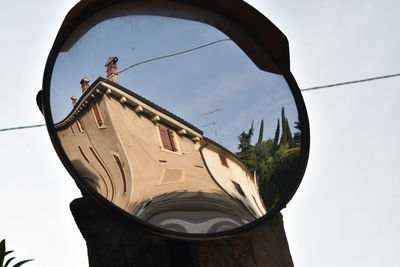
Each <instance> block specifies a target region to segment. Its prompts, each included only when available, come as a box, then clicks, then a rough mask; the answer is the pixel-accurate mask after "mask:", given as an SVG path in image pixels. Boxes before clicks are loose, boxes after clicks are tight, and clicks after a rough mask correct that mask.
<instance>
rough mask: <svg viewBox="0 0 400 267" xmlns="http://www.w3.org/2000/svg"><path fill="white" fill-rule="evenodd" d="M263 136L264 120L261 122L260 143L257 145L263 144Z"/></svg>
mask: <svg viewBox="0 0 400 267" xmlns="http://www.w3.org/2000/svg"><path fill="white" fill-rule="evenodd" d="M263 135H264V120H261V125H260V133H259V134H258V142H257V144H259V143H261V142H262V140H263Z"/></svg>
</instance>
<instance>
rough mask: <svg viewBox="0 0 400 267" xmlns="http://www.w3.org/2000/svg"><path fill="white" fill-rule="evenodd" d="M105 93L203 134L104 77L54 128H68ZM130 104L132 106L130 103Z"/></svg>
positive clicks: (96, 81)
mask: <svg viewBox="0 0 400 267" xmlns="http://www.w3.org/2000/svg"><path fill="white" fill-rule="evenodd" d="M111 88H112V89H114V90H111V92H107V90H108V89H111ZM105 93H107V94H109V93H111V94H113V95H114V96H116V97H117V96H119V97H122V96H126V97H128V98H129V99H132V100H133V102H134V103H136V102H139V103H143V104H145V105H147V106H149V107H151V108H153V109H154V110H156V111H158V112H160V113H161V114H163V115H164V116H163V118H164V119H167V120H168V119H169V118H170V119H172V120H175V121H176V122H178V123H179V124H182V125H184V126H186V127H188V128H189V129H191V130H192V131H194V132H196V133H197V134H195V135H202V134H203V131H201V130H200V129H198V128H197V127H196V126H194V125H192V124H190V123H189V122H187V121H185V120H184V119H182V118H181V117H179V116H177V115H175V114H173V113H172V112H170V111H168V110H166V109H164V108H162V107H161V106H159V105H157V104H155V103H154V102H152V101H150V100H148V99H146V98H144V97H142V96H140V95H138V94H136V93H134V92H133V91H131V90H129V89H127V88H125V87H123V86H121V85H119V84H117V83H114V82H112V81H110V80H107V79H105V78H103V77H99V78H97V79H96V80H95V81H94V82H93V83H92V84H91V85H90V86H89V88H88V89H86V90H85V92H84V93H83V94H82V96H81V97H80V98H79V101H78V102H77V103H76V105H75V106H74V108H73V109H72V110H71V112H70V113H69V114H68V115H67V116H66V117H65V118H64V119H63V120H62V121H60V122H58V123H56V124H55V125H54V127H55V128H57V129H59V128H65V127H68V126H69V125H70V124H71V123H73V122H74V121H75V119H76V118H79V117H80V116H81V113H82V112H85V111H86V109H87V107H88V106H90V105H91V103H94V102H95V100H96V99H97V98H98V97H100V96H102V95H103V94H105ZM135 100H138V101H135ZM128 104H130V103H128ZM136 104H137V103H136ZM166 117H169V118H166Z"/></svg>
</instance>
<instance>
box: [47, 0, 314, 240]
mask: <svg viewBox="0 0 400 267" xmlns="http://www.w3.org/2000/svg"><path fill="white" fill-rule="evenodd" d="M126 2H131V3H133V2H137V3H139V2H142V3H143V2H145V3H146V4H149V5H155V6H157V4H159V3H163V4H168V3H171V4H183V5H189V6H193V7H196V8H200V9H204V10H206V11H211V12H213V13H215V14H216V15H218V16H220V17H222V18H223V19H226V20H228V21H229V22H232V23H233V24H235V26H236V27H237V28H238V29H241V30H242V31H244V32H246V33H247V34H248V35H249V36H250V37H251V38H252V40H254V42H255V43H257V44H258V45H259V46H260V47H261V48H262V49H263V50H264V51H265V52H266V53H267V54H268V55H269V56H270V57H271V58H272V61H273V62H274V63H275V64H276V65H277V66H278V69H279V70H280V71H281V73H282V75H283V77H284V78H285V80H286V82H287V83H288V86H289V88H290V90H291V93H292V95H293V98H294V101H295V103H296V106H297V110H298V117H299V122H300V125H301V127H302V129H301V133H302V134H301V152H300V160H299V162H298V167H297V176H296V182H295V183H294V185H293V186H292V188H291V190H290V191H289V192H286V194H285V196H284V197H282V199H280V201H279V202H278V203H277V204H276V205H275V206H274V208H272V209H271V210H269V211H268V212H267V213H266V214H265V215H263V216H262V217H260V218H258V219H256V220H254V221H252V222H249V223H247V224H245V225H242V226H240V227H237V228H234V229H231V230H227V231H222V232H215V233H207V234H193V233H181V232H175V231H170V230H167V229H164V228H161V227H158V226H155V225H152V224H150V223H148V222H146V221H144V220H141V219H139V218H138V217H136V216H134V215H132V214H130V213H128V212H126V211H124V210H123V209H121V208H119V207H118V206H116V205H114V204H112V203H111V202H109V201H108V200H106V199H105V198H104V197H102V196H101V195H100V194H99V193H97V192H95V191H94V190H93V189H92V188H90V187H89V186H86V185H85V184H84V183H83V182H82V181H81V179H80V174H79V172H78V171H77V170H76V169H75V167H74V166H73V165H72V163H71V161H70V160H69V159H68V157H67V156H66V154H65V152H64V149H63V148H62V146H61V142H60V140H59V138H58V136H57V134H56V131H55V129H54V127H53V124H54V123H53V119H52V114H51V106H50V82H51V76H52V71H53V67H54V64H55V62H56V58H57V55H58V53H59V52H60V50H61V48H62V46H63V44H64V43H65V41H66V39H67V38H68V37H69V36H70V35H71V34H72V33H73V32H74V30H75V29H77V28H78V27H79V26H80V25H81V23H82V22H83V21H85V20H86V19H88V18H89V17H90V16H92V15H94V14H95V13H96V12H98V11H100V10H101V9H104V8H108V7H111V6H113V5H115V4H119V3H126ZM203 23H206V24H209V23H207V21H206V18H205V20H204V21H203ZM209 25H210V26H213V27H215V28H217V29H219V30H221V29H220V28H218V27H216V26H215V25H212V24H209ZM221 31H222V30H221ZM233 40H234V41H235V39H233ZM240 48H241V49H243V50H244V51H245V49H246V47H243V46H240ZM288 51H289V46H288V41H287V39H286V36H285V35H283V33H282V32H281V31H280V30H279V29H278V28H277V27H276V26H275V25H274V24H272V23H271V22H270V21H269V20H268V19H267V18H266V17H265V16H263V15H262V14H261V13H259V12H258V11H257V10H255V9H254V8H253V7H251V6H250V5H248V4H247V3H245V2H243V1H241V0H231V1H229V2H228V1H224V0H201V1H193V0H162V1H157V0H146V1H143V0H108V1H107V0H81V1H80V2H79V3H78V4H77V5H76V6H75V7H73V8H72V9H71V10H70V11H69V13H68V14H67V16H66V18H65V20H64V22H63V24H62V26H61V28H60V30H59V32H58V34H57V37H56V39H55V41H54V44H53V46H52V49H51V51H50V53H49V56H48V59H47V62H46V66H45V71H44V76H43V87H42V88H43V112H44V116H45V121H46V126H47V130H48V133H49V136H50V139H51V141H52V144H53V146H54V149H55V150H56V153H57V155H58V156H59V158H60V160H61V161H62V163H63V165H64V167H65V168H66V169H67V171H68V172H69V173H70V175H71V176H72V178H73V179H74V180H75V183H76V184H77V186H78V188H79V189H80V190H81V191H82V192H83V193H84V196H85V194H87V195H88V196H89V197H90V198H91V199H93V200H95V201H96V202H98V203H99V204H101V205H102V206H105V207H106V208H107V209H108V210H111V211H113V212H114V213H116V214H118V215H122V216H119V217H123V218H124V219H126V220H127V221H130V222H133V223H135V224H136V225H138V226H139V227H141V228H142V229H144V230H147V231H150V232H153V233H156V234H159V235H162V236H166V237H171V238H179V239H191V240H206V239H218V238H226V237H229V236H232V235H235V234H238V233H242V232H245V231H248V230H251V229H252V228H254V227H255V226H257V225H259V224H261V223H263V222H265V221H267V220H269V219H270V218H271V217H273V216H274V215H275V214H277V213H279V212H280V210H282V209H283V208H285V207H286V204H287V203H288V202H289V201H290V200H291V198H292V197H293V195H294V194H295V192H296V191H297V189H298V187H299V185H300V183H301V181H302V178H303V176H304V173H305V169H306V165H307V162H308V155H309V147H310V130H309V121H308V115H307V110H306V107H305V103H304V100H303V98H302V95H301V92H300V89H299V87H298V85H297V83H296V81H295V79H294V77H293V75H292V74H291V72H290V66H289V52H288Z"/></svg>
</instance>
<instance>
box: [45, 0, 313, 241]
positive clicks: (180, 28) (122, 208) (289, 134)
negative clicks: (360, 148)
mask: <svg viewBox="0 0 400 267" xmlns="http://www.w3.org/2000/svg"><path fill="white" fill-rule="evenodd" d="M88 2H89V1H83V2H82V1H81V3H80V4H78V5H77V6H76V7H75V8H74V9H73V10H72V11H71V12H70V14H69V15H68V16H67V18H66V20H65V22H64V24H63V26H62V28H61V30H60V33H59V35H58V37H57V39H56V42H55V44H54V46H53V49H52V51H51V53H50V56H49V59H48V63H47V66H46V72H45V76H44V111H45V116H46V122H47V126H48V130H49V133H50V136H51V138H52V141H53V144H54V146H55V148H56V150H57V152H58V154H59V156H60V158H61V160H62V161H63V163H64V165H65V166H66V168H67V169H68V171H69V172H70V173H71V175H72V176H73V177H74V179H75V181H76V182H77V184H78V186H79V187H80V188H81V189H82V190H83V191H85V192H86V193H87V194H89V195H90V196H91V197H93V198H95V199H96V200H98V201H99V202H101V203H102V204H103V205H105V206H107V207H110V208H111V209H113V210H115V211H116V212H118V213H119V214H121V216H125V217H128V218H130V219H131V220H132V221H133V222H135V223H138V224H141V225H142V226H145V227H147V228H148V229H150V230H152V231H156V232H158V233H162V234H167V235H172V236H176V237H189V238H190V237H192V238H202V237H204V238H206V237H218V236H226V235H230V234H232V233H235V232H239V231H243V230H246V229H249V228H250V227H253V226H254V225H256V224H257V223H260V222H262V221H265V220H267V219H268V218H269V217H271V216H272V215H274V214H275V213H277V212H278V211H279V210H280V209H282V208H283V207H284V206H285V205H286V203H287V202H288V201H289V200H290V198H291V197H292V196H293V194H294V192H295V191H296V189H297V187H298V185H299V183H300V181H301V178H302V175H303V173H304V169H305V165H306V161H307V156H308V146H309V140H308V136H309V134H308V121H307V115H306V111H305V107H304V104H303V100H302V98H301V95H300V93H299V90H298V87H297V85H296V83H295V81H294V79H293V77H292V76H291V74H290V71H289V64H288V62H289V61H288V55H286V54H287V52H286V51H287V47H285V45H287V43H286V39H285V37H284V35H283V34H281V33H280V32H279V30H278V29H276V28H275V27H274V26H273V25H272V24H271V23H270V22H269V21H268V20H267V19H266V18H264V17H262V16H261V15H260V14H259V13H258V12H256V11H255V10H254V9H252V8H251V7H249V6H248V5H247V4H245V3H243V2H241V1H233V2H230V3H229V5H231V6H230V7H227V5H228V4H223V3H218V2H219V1H216V2H213V1H199V3H198V4H196V5H194V4H191V2H190V1H126V2H120V1H111V2H110V1H109V2H108V3H107V4H105V3H103V2H104V1H97V2H98V3H97V5H93V4H90V3H89V4H88ZM92 2H93V1H92ZM94 2H96V1H94ZM221 2H222V1H221ZM200 3H201V4H200ZM243 8H245V9H244V10H243ZM239 9H242V10H240V12H242V13H243V12H248V14H253V15H254V19H255V21H254V22H251V21H249V17H251V16H247V17H246V16H245V17H244V18H243V16H242V17H235V14H239ZM235 18H236V19H235ZM259 20H261V22H262V23H261V24H260V23H259ZM257 21H258V23H256V22H257ZM263 26H268V27H265V28H263ZM268 35H269V37H268V38H269V39H268V38H267V39H265V36H268ZM271 36H272V37H271ZM285 49H286V50H285ZM282 51H283V52H282Z"/></svg>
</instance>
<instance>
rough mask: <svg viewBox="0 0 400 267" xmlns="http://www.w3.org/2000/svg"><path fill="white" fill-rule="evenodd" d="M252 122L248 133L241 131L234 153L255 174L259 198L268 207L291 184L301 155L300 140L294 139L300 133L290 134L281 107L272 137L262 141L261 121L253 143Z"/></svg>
mask: <svg viewBox="0 0 400 267" xmlns="http://www.w3.org/2000/svg"><path fill="white" fill-rule="evenodd" d="M253 124H254V122H252V123H251V127H250V129H249V131H248V132H242V133H241V134H240V135H239V136H238V140H239V145H238V148H239V152H237V153H236V154H237V156H238V158H239V159H241V160H242V162H243V163H244V164H245V165H246V166H247V167H248V169H249V170H250V171H251V172H252V173H254V172H255V173H256V176H257V180H258V186H259V189H260V192H261V197H262V198H263V200H264V203H265V204H266V206H267V208H268V209H270V208H272V207H273V206H274V205H276V203H277V202H278V201H279V200H280V199H281V198H282V197H283V196H284V195H285V194H286V193H287V192H288V190H290V189H291V188H292V186H293V181H294V180H295V179H293V178H294V177H295V175H296V171H297V164H298V161H299V158H300V147H299V146H300V142H299V141H298V140H297V138H298V136H300V132H296V133H295V134H294V135H292V131H291V130H290V125H289V121H288V118H287V117H286V115H285V110H284V108H282V112H281V118H280V120H279V119H277V128H276V130H275V136H274V139H268V140H265V141H263V140H262V139H263V134H264V121H263V120H262V121H261V125H260V132H259V136H258V141H257V143H256V144H255V145H253V144H252V137H253V132H254V128H253ZM295 128H296V129H298V130H300V125H299V123H295ZM281 130H282V131H281ZM280 133H281V134H280ZM279 140H280V141H279ZM278 142H279V143H278Z"/></svg>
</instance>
